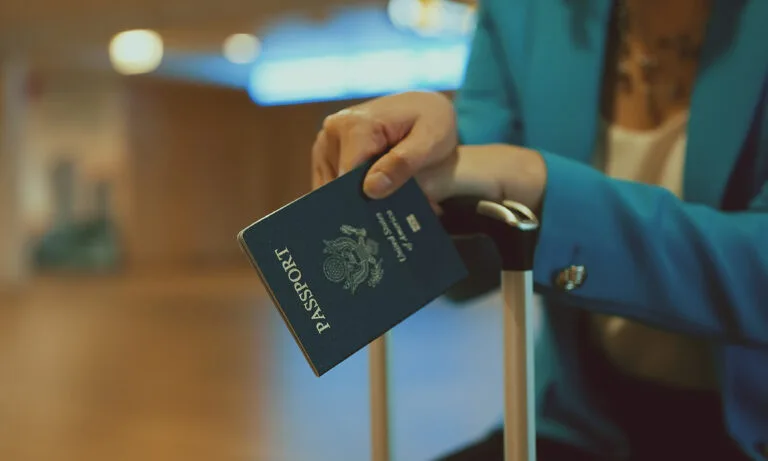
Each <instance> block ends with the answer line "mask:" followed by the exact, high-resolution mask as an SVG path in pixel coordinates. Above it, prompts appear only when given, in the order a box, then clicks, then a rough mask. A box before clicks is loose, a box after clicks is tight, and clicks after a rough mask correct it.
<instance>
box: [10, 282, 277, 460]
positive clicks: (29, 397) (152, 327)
mask: <svg viewBox="0 0 768 461" xmlns="http://www.w3.org/2000/svg"><path fill="white" fill-rule="evenodd" d="M254 282H255V280H254V279H253V274H250V273H243V274H224V275H216V276H210V275H209V276H196V277H190V276H185V277H182V276H168V275H165V276H159V277H158V276H145V277H135V278H124V277H117V278H114V277H107V278H95V279H79V278H71V277H70V278H65V279H56V278H53V279H43V280H36V281H35V282H34V283H33V285H32V286H31V287H30V289H29V290H28V292H27V293H25V294H19V295H15V296H12V297H8V296H6V297H5V298H3V299H2V300H0V459H1V460H4V461H97V460H98V461H105V460H109V461H123V460H125V461H128V460H130V461H138V460H143V461H155V460H157V461H160V460H162V461H170V460H180V461H181V460H185V461H198V460H201V461H202V460H205V461H213V460H217V461H228V460H232V461H234V460H249V461H250V460H267V457H266V455H265V451H264V450H263V449H262V448H261V447H262V446H263V444H264V440H262V438H261V435H262V434H263V431H262V430H261V428H262V427H263V425H264V421H263V419H262V416H263V415H262V412H261V408H262V407H263V406H262V405H261V402H260V398H262V397H263V393H262V392H260V384H261V382H262V380H261V379H260V377H261V376H263V374H264V373H265V371H264V370H263V369H262V366H263V363H264V362H263V360H262V351H263V350H264V344H263V340H264V335H263V334H262V331H261V330H262V325H263V322H261V321H260V316H261V315H262V314H263V312H264V309H263V308H262V307H263V293H262V290H261V288H260V286H259V285H258V283H254Z"/></svg>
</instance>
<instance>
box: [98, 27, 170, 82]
mask: <svg viewBox="0 0 768 461" xmlns="http://www.w3.org/2000/svg"><path fill="white" fill-rule="evenodd" d="M109 58H110V61H111V62H112V66H113V67H114V69H115V70H116V71H117V72H119V73H121V74H125V75H134V74H145V73H148V72H152V71H154V70H155V69H157V68H158V66H160V62H161V61H162V59H163V40H162V38H161V37H160V34H158V33H157V32H155V31H152V30H129V31H125V32H121V33H119V34H117V35H115V36H114V37H113V38H112V41H111V42H110V44H109Z"/></svg>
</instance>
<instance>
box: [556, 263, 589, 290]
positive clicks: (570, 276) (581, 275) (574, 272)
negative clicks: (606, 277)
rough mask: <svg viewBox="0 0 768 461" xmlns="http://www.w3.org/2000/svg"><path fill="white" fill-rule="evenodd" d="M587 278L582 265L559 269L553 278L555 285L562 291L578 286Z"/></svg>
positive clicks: (585, 270)
mask: <svg viewBox="0 0 768 461" xmlns="http://www.w3.org/2000/svg"><path fill="white" fill-rule="evenodd" d="M586 279H587V268H586V267H584V266H569V267H566V268H565V269H563V270H561V271H560V272H559V273H558V274H557V277H556V278H555V285H557V287H558V288H560V289H561V290H563V291H571V290H575V289H576V288H579V287H580V286H581V285H583V284H584V281H585V280H586Z"/></svg>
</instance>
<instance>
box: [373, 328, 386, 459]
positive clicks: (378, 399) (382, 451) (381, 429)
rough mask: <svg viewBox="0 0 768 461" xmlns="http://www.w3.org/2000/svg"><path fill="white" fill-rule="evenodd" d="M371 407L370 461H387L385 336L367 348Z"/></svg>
mask: <svg viewBox="0 0 768 461" xmlns="http://www.w3.org/2000/svg"><path fill="white" fill-rule="evenodd" d="M368 362H369V364H368V368H369V376H370V378H369V379H370V397H369V398H370V405H371V461H389V456H390V455H389V448H390V446H389V386H388V379H389V378H388V376H387V371H388V370H387V334H386V333H385V334H383V335H381V336H380V337H379V338H378V339H376V340H375V341H373V342H372V343H371V344H370V346H368Z"/></svg>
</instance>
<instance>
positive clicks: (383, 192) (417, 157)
mask: <svg viewBox="0 0 768 461" xmlns="http://www.w3.org/2000/svg"><path fill="white" fill-rule="evenodd" d="M433 147H434V142H433V141H432V140H431V137H430V136H428V134H427V133H426V132H424V130H420V129H419V128H418V125H416V126H415V127H414V129H413V130H411V132H410V133H409V134H408V135H407V136H406V137H405V138H403V140H402V141H400V142H399V143H398V144H396V145H395V146H394V147H393V148H391V149H390V150H389V152H387V153H386V154H384V155H383V156H382V157H381V158H380V159H379V160H378V161H377V162H376V163H374V164H373V166H372V167H371V168H370V170H368V174H367V175H366V177H365V181H364V182H363V192H365V194H366V195H368V196H369V197H371V198H373V199H380V198H384V197H386V196H388V195H390V194H391V193H393V192H394V191H396V190H397V189H398V188H400V187H401V186H402V185H403V184H405V183H406V182H407V181H408V180H409V179H411V178H412V177H414V176H415V175H416V174H417V173H418V172H419V171H420V170H421V169H423V168H425V167H426V166H428V165H429V163H431V158H430V157H431V156H432V155H431V154H432V153H433Z"/></svg>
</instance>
